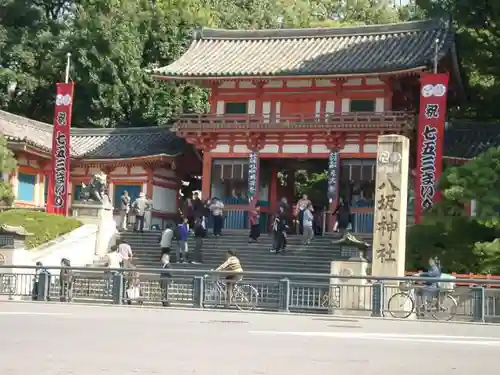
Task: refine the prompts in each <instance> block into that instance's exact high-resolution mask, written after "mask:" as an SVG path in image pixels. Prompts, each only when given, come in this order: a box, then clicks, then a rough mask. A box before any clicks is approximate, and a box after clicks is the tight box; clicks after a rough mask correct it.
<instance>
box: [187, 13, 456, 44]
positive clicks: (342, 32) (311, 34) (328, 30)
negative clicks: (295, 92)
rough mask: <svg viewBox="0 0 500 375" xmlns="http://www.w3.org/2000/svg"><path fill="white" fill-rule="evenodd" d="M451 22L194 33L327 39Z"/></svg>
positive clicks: (201, 31) (199, 34)
mask: <svg viewBox="0 0 500 375" xmlns="http://www.w3.org/2000/svg"><path fill="white" fill-rule="evenodd" d="M449 25H450V22H449V21H445V20H442V19H438V18H434V19H428V20H420V21H409V22H399V23H391V24H383V25H359V26H349V27H317V28H303V29H300V28H294V29H262V30H230V29H215V28H202V29H199V30H197V31H195V33H194V38H193V39H194V41H197V40H217V39H229V40H230V39H238V40H245V39H246V40H252V39H254V40H257V39H302V38H328V37H342V36H349V35H371V34H394V33H409V32H412V31H423V30H432V29H436V28H442V27H443V26H447V27H448V26H449Z"/></svg>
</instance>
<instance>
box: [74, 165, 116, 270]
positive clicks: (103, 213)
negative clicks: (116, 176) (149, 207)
mask: <svg viewBox="0 0 500 375" xmlns="http://www.w3.org/2000/svg"><path fill="white" fill-rule="evenodd" d="M106 186H107V176H106V174H105V173H103V172H101V173H98V174H96V175H94V176H93V177H92V179H91V181H90V183H89V185H82V197H81V198H82V199H81V200H79V201H76V202H74V203H73V204H72V206H71V209H72V215H73V217H75V218H78V220H80V221H81V222H82V223H84V224H94V225H96V226H97V233H96V242H95V256H96V261H98V260H100V259H101V258H102V257H103V256H104V255H106V254H107V253H108V250H109V249H110V247H111V246H113V245H114V244H115V243H116V235H117V230H116V223H115V220H114V218H113V205H112V204H111V201H110V200H109V197H108V196H107V194H106V193H105V192H106Z"/></svg>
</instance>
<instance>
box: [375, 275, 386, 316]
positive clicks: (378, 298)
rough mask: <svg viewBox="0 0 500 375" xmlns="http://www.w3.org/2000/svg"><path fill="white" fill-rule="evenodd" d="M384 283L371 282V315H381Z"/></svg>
mask: <svg viewBox="0 0 500 375" xmlns="http://www.w3.org/2000/svg"><path fill="white" fill-rule="evenodd" d="M383 301H384V284H383V283H382V282H380V281H377V282H375V283H373V284H372V316H373V317H377V318H380V317H382V310H383V309H382V307H383V305H384V302H383Z"/></svg>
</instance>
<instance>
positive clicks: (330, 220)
mask: <svg viewBox="0 0 500 375" xmlns="http://www.w3.org/2000/svg"><path fill="white" fill-rule="evenodd" d="M338 179H339V152H338V151H337V150H330V153H329V154H328V186H327V198H328V211H330V213H329V214H328V215H326V216H325V220H326V221H327V222H326V223H323V228H324V230H323V232H325V230H328V231H331V230H333V228H334V221H335V218H334V217H333V215H332V213H333V211H334V210H335V208H336V206H337V202H338V192H339V189H338ZM325 224H326V225H325Z"/></svg>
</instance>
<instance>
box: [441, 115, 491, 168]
mask: <svg viewBox="0 0 500 375" xmlns="http://www.w3.org/2000/svg"><path fill="white" fill-rule="evenodd" d="M499 146H500V124H484V123H474V122H466V121H453V122H451V123H449V125H448V128H447V129H446V132H445V136H444V155H445V156H447V157H451V158H461V159H472V158H474V157H476V156H478V155H479V154H481V153H483V152H484V151H486V150H487V149H489V148H491V147H499Z"/></svg>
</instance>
